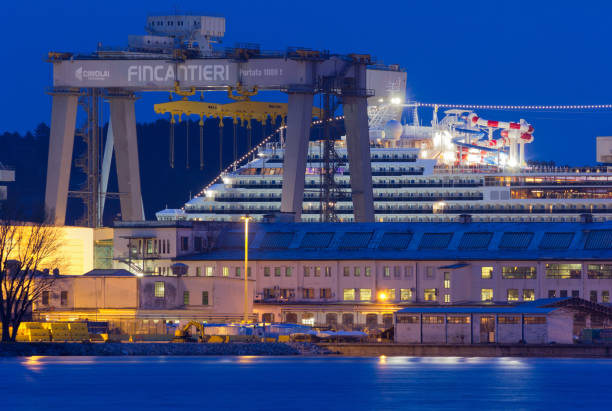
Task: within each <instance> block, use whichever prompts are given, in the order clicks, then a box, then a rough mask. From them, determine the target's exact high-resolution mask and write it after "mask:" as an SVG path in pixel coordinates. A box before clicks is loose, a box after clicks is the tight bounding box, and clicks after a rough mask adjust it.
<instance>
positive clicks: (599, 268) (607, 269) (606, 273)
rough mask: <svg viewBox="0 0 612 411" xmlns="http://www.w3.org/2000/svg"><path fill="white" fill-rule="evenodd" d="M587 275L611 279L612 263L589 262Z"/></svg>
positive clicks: (596, 278)
mask: <svg viewBox="0 0 612 411" xmlns="http://www.w3.org/2000/svg"><path fill="white" fill-rule="evenodd" d="M587 276H588V277H589V279H594V280H611V279H612V264H589V265H587Z"/></svg>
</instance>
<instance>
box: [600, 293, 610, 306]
mask: <svg viewBox="0 0 612 411" xmlns="http://www.w3.org/2000/svg"><path fill="white" fill-rule="evenodd" d="M601 302H602V303H609V302H610V291H607V290H606V291H602V292H601Z"/></svg>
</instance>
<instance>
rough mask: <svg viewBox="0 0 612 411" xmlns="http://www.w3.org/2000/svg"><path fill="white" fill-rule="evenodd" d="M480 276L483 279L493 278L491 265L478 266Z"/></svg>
mask: <svg viewBox="0 0 612 411" xmlns="http://www.w3.org/2000/svg"><path fill="white" fill-rule="evenodd" d="M480 278H482V279H483V280H490V279H491V278H493V267H480Z"/></svg>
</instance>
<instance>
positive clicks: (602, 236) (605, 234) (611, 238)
mask: <svg viewBox="0 0 612 411" xmlns="http://www.w3.org/2000/svg"><path fill="white" fill-rule="evenodd" d="M611 248H612V230H593V231H591V232H590V233H589V236H588V237H587V240H586V243H585V245H584V249H585V250H606V249H611Z"/></svg>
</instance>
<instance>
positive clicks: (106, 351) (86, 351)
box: [0, 343, 329, 357]
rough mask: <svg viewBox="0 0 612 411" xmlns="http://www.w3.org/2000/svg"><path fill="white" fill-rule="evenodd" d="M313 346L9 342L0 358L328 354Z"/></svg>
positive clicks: (306, 344) (1, 352)
mask: <svg viewBox="0 0 612 411" xmlns="http://www.w3.org/2000/svg"><path fill="white" fill-rule="evenodd" d="M328 352H329V351H328V350H327V349H322V348H320V347H319V346H317V345H315V344H309V343H288V344H285V343H227V344H201V343H6V344H0V357H28V356H33V355H42V356H111V355H112V356H114V355H117V356H121V355H148V356H160V355H166V356H170V355H181V356H187V355H258V356H267V355H270V356H281V355H320V354H327V353H328Z"/></svg>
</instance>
